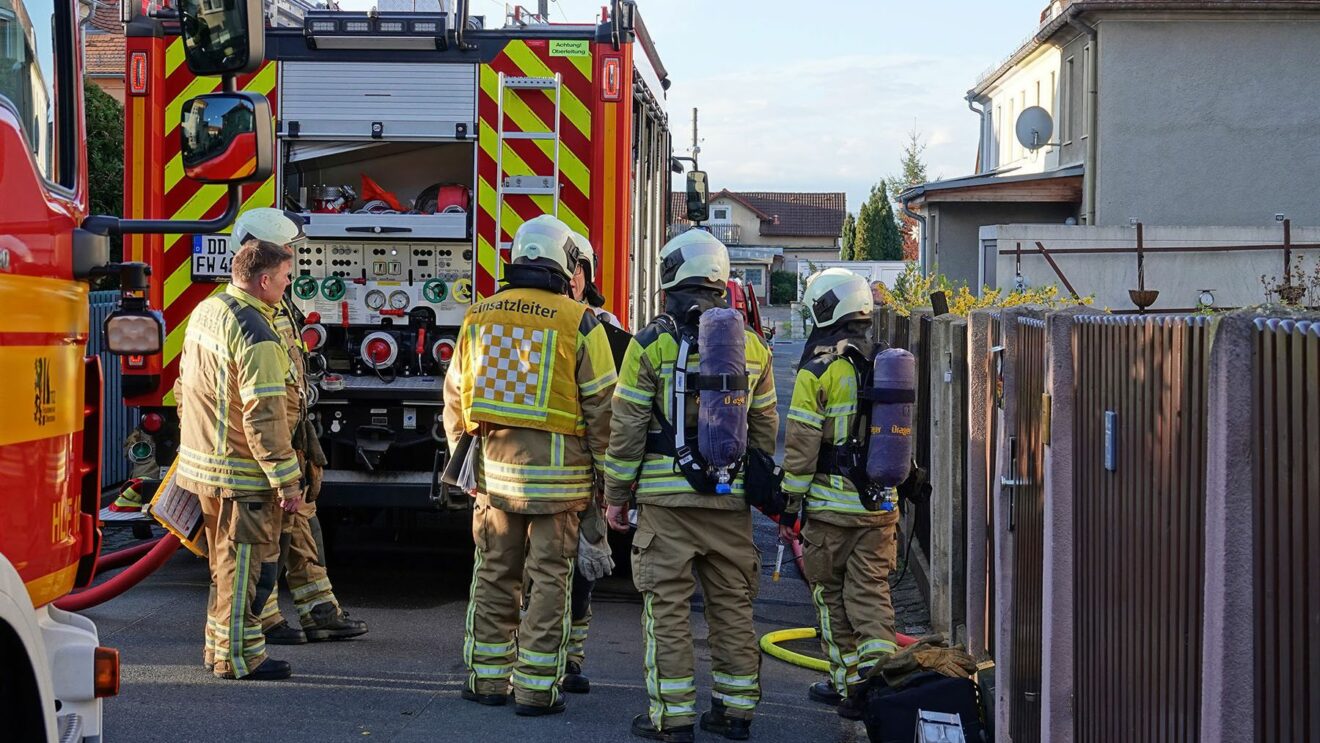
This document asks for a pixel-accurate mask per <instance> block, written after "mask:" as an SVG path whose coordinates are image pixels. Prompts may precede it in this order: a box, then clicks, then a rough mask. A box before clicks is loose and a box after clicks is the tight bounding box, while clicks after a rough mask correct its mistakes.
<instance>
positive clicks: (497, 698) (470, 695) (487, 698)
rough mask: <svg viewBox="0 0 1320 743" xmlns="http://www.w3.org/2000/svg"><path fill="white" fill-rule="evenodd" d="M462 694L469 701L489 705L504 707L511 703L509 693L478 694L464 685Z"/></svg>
mask: <svg viewBox="0 0 1320 743" xmlns="http://www.w3.org/2000/svg"><path fill="white" fill-rule="evenodd" d="M460 696H462V697H463V698H464V699H466V700H467V701H469V702H476V703H477V704H484V705H486V706H487V707H503V706H504V705H506V704H508V703H509V695H508V694H478V693H476V692H475V691H472V690H471V689H469V688H467V687H466V686H464V687H463V693H462V694H461V695H460Z"/></svg>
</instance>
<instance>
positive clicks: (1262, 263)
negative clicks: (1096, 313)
mask: <svg viewBox="0 0 1320 743" xmlns="http://www.w3.org/2000/svg"><path fill="white" fill-rule="evenodd" d="M1144 231H1145V245H1146V247H1148V248H1150V247H1160V246H1170V247H1172V246H1216V245H1221V246H1232V245H1278V246H1279V250H1277V251H1274V250H1269V251H1260V252H1222V253H1148V254H1146V288H1147V289H1157V290H1159V292H1160V295H1159V298H1158V300H1157V301H1156V302H1155V304H1154V306H1153V307H1152V310H1153V311H1170V310H1175V309H1183V310H1186V309H1193V308H1195V307H1196V306H1197V298H1198V296H1199V295H1200V293H1201V290H1203V289H1209V290H1211V292H1212V293H1213V294H1214V300H1215V301H1214V304H1215V306H1216V307H1250V306H1255V305H1258V304H1264V303H1266V301H1267V300H1268V301H1277V298H1275V297H1269V298H1267V297H1266V294H1265V289H1264V287H1263V286H1262V285H1261V281H1260V276H1261V275H1262V274H1264V275H1265V276H1266V277H1267V278H1268V277H1275V276H1278V277H1282V274H1283V228H1282V227H1281V226H1278V225H1275V226H1272V227H1231V228H1227V227H1162V226H1151V225H1147V226H1145V228H1144ZM1136 234H1137V233H1136V229H1135V228H1132V227H1081V226H1066V225H1023V224H1012V225H1002V226H997V227H987V228H985V229H983V230H982V231H981V241H982V243H983V244H984V245H985V247H986V249H987V250H994V249H997V250H998V251H1005V250H1014V249H1015V248H1016V246H1017V244H1018V243H1021V245H1022V249H1023V250H1024V251H1026V250H1035V249H1036V248H1035V245H1036V242H1037V241H1040V242H1041V244H1043V245H1044V246H1045V248H1046V249H1047V250H1049V251H1050V252H1051V254H1052V255H1053V257H1054V260H1055V263H1057V264H1058V266H1059V270H1061V271H1062V272H1063V274H1064V275H1065V276H1067V277H1068V280H1069V281H1071V282H1072V285H1073V287H1074V288H1075V289H1076V290H1077V292H1078V293H1079V294H1081V295H1083V296H1086V295H1094V296H1095V303H1094V306H1095V307H1097V308H1109V309H1112V310H1132V309H1135V306H1134V305H1133V304H1132V301H1131V299H1130V298H1129V297H1128V290H1129V289H1135V288H1137V257H1136V253H1135V252H1132V253H1121V254H1101V255H1069V254H1068V251H1069V250H1070V249H1074V250H1075V249H1080V248H1127V249H1131V250H1133V251H1135V248H1136V240H1137V236H1136ZM1292 239H1293V243H1294V244H1307V243H1309V244H1313V245H1314V244H1320V227H1293V230H1292ZM992 242H993V244H994V248H993V249H992V248H991V247H990V243H992ZM1299 257H1300V258H1301V259H1302V260H1303V261H1304V265H1305V266H1306V271H1307V273H1310V272H1311V271H1312V270H1313V268H1314V266H1315V263H1316V261H1317V260H1320V251H1317V250H1294V251H1293V260H1294V261H1296V260H1297V259H1298V258H1299ZM985 258H986V262H987V265H995V271H994V273H995V275H994V276H988V277H987V279H986V283H987V284H989V285H991V286H1001V287H1006V288H1012V287H1013V286H1014V268H1015V256H1013V255H998V256H997V257H996V256H995V255H993V254H989V255H986V256H985ZM1021 267H1022V279H1023V281H1024V282H1025V284H1026V285H1027V286H1048V285H1056V286H1058V287H1059V288H1060V292H1061V293H1063V292H1062V290H1063V282H1062V281H1060V280H1059V277H1058V275H1057V274H1055V272H1054V270H1053V269H1052V268H1051V267H1050V265H1049V263H1048V262H1047V261H1046V260H1045V259H1044V258H1043V257H1041V256H1040V255H1031V256H1026V255H1024V256H1023V257H1022V263H1021Z"/></svg>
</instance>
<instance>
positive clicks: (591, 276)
mask: <svg viewBox="0 0 1320 743" xmlns="http://www.w3.org/2000/svg"><path fill="white" fill-rule="evenodd" d="M572 237H573V242H574V244H575V246H576V247H577V250H578V262H577V266H576V268H575V270H574V271H573V278H572V279H571V280H570V281H569V296H571V297H572V298H573V299H575V300H577V301H578V302H581V303H583V304H586V305H587V306H588V307H589V308H590V310H591V312H592V313H594V314H595V315H596V318H597V319H598V320H600V321H601V323H603V324H606V325H609V326H611V327H614V328H619V329H620V330H622V326H621V325H620V324H619V318H617V317H615V316H614V315H613V314H612V313H611V312H610V311H609V310H606V309H604V305H605V297H604V295H602V294H601V293H600V290H599V289H597V288H596V251H595V249H594V248H593V247H592V246H591V241H590V240H588V239H587V237H586V236H585V235H582V234H581V233H578V232H574V233H573V234H572ZM607 330H608V329H607ZM598 495H601V493H597V492H593V494H592V499H591V502H589V503H588V504H587V507H586V508H585V509H584V510H582V511H581V512H580V513H579V514H578V515H579V516H580V517H581V521H580V524H579V539H578V561H577V569H576V570H575V571H574V573H573V591H572V600H571V601H570V603H569V606H570V614H571V616H572V620H573V625H572V627H571V629H570V630H569V637H568V659H567V662H566V663H565V666H564V669H565V670H564V677H563V679H561V681H560V686H561V687H562V688H563V690H564V691H566V692H569V693H572V694H587V693H589V692H590V691H591V679H589V678H587V676H586V675H585V674H583V673H582V664H583V663H584V662H585V661H586V642H587V633H588V631H589V630H590V628H591V591H592V589H593V588H594V587H595V585H596V581H597V580H599V579H600V578H603V577H605V576H606V575H609V574H610V572H612V571H613V569H614V559H613V557H612V556H611V554H610V546H609V541H608V540H607V537H606V534H605V520H604V519H603V518H602V517H601V503H600V502H598V501H597V496H598Z"/></svg>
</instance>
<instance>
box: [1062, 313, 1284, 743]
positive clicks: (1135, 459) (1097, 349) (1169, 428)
mask: <svg viewBox="0 0 1320 743" xmlns="http://www.w3.org/2000/svg"><path fill="white" fill-rule="evenodd" d="M1209 325H1210V323H1209V321H1208V319H1207V318H1204V317H1158V318H1134V317H1115V316H1081V317H1079V318H1077V323H1076V324H1075V325H1074V326H1073V335H1072V341H1073V365H1074V370H1075V374H1076V377H1075V382H1076V402H1075V405H1076V407H1075V412H1074V415H1075V419H1074V420H1075V438H1074V452H1073V467H1074V469H1073V483H1074V490H1075V500H1074V503H1075V506H1074V508H1075V511H1074V518H1075V522H1074V529H1075V531H1074V535H1075V537H1074V538H1075V542H1074V550H1075V551H1074V555H1075V571H1076V575H1075V576H1074V581H1073V591H1074V600H1075V602H1076V603H1075V617H1076V636H1075V646H1076V665H1075V668H1076V740H1077V741H1079V743H1086V742H1089V741H1096V742H1097V743H1099V742H1100V741H1105V742H1108V741H1115V740H1131V741H1195V740H1199V734H1200V708H1201V704H1200V691H1201V683H1200V679H1201V623H1202V599H1203V581H1204V575H1205V571H1204V551H1205V542H1204V527H1205V520H1204V519H1205V463H1206V456H1205V452H1206V439H1205V435H1206V414H1207V398H1206V395H1207V388H1208V384H1209V377H1208V372H1209V349H1208V345H1209V336H1210V333H1209ZM1284 739H1286V738H1284ZM1284 739H1277V740H1284ZM1269 740H1276V738H1269Z"/></svg>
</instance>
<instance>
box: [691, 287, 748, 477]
mask: <svg viewBox="0 0 1320 743" xmlns="http://www.w3.org/2000/svg"><path fill="white" fill-rule="evenodd" d="M697 345H698V347H699V348H700V349H701V367H700V373H701V378H702V385H701V388H700V389H701V403H700V405H699V406H698V410H697V413H698V415H697V448H698V450H699V451H700V452H701V456H702V457H703V458H704V459H705V460H706V465H707V466H708V467H709V468H710V470H711V472H712V474H713V475H714V477H715V480H716V485H715V492H716V493H720V494H724V493H729V492H732V485H731V482H732V480H733V478H734V477H735V476H736V467H737V465H738V464H739V463H740V462H742V460H743V457H744V456H745V455H746V454H747V389H746V388H747V384H746V381H745V380H746V379H747V376H746V375H747V336H746V334H745V332H744V331H743V317H742V315H741V314H740V313H739V312H738V311H737V310H734V309H728V308H712V309H709V310H706V311H705V312H704V313H702V315H701V320H700V322H699V324H698V326H697ZM739 386H741V387H742V388H743V389H737V387H739Z"/></svg>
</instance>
